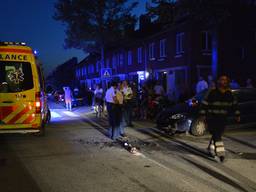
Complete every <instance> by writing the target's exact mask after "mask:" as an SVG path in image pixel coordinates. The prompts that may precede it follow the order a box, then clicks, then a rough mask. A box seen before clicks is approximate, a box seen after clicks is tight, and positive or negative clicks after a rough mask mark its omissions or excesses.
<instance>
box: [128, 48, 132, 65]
mask: <svg viewBox="0 0 256 192" xmlns="http://www.w3.org/2000/svg"><path fill="white" fill-rule="evenodd" d="M128 65H132V51H128Z"/></svg>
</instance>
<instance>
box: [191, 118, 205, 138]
mask: <svg viewBox="0 0 256 192" xmlns="http://www.w3.org/2000/svg"><path fill="white" fill-rule="evenodd" d="M190 132H191V134H192V135H194V136H203V135H205V133H206V123H205V121H203V120H202V119H200V118H198V119H195V120H194V121H193V122H192V125H191V128H190Z"/></svg>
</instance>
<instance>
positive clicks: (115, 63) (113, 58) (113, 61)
mask: <svg viewBox="0 0 256 192" xmlns="http://www.w3.org/2000/svg"><path fill="white" fill-rule="evenodd" d="M116 66H117V57H116V55H113V57H112V67H113V68H114V69H116Z"/></svg>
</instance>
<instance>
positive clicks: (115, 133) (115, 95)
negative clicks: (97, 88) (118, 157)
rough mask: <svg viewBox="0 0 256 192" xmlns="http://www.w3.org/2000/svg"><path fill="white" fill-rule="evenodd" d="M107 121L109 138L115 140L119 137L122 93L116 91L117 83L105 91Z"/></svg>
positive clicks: (113, 83)
mask: <svg viewBox="0 0 256 192" xmlns="http://www.w3.org/2000/svg"><path fill="white" fill-rule="evenodd" d="M105 100H106V104H107V111H108V120H109V125H110V129H109V136H110V138H111V139H113V140H115V139H117V138H119V137H120V124H121V118H122V117H121V111H120V110H121V108H120V105H121V104H122V93H121V92H120V91H119V90H118V89H117V83H116V82H112V84H111V87H110V88H109V89H108V90H107V91H106V96H105Z"/></svg>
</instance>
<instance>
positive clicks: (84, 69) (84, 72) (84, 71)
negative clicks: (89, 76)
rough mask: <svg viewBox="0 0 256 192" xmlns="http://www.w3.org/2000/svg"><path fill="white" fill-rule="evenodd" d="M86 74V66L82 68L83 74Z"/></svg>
mask: <svg viewBox="0 0 256 192" xmlns="http://www.w3.org/2000/svg"><path fill="white" fill-rule="evenodd" d="M85 75H86V67H84V68H83V76H85Z"/></svg>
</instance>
